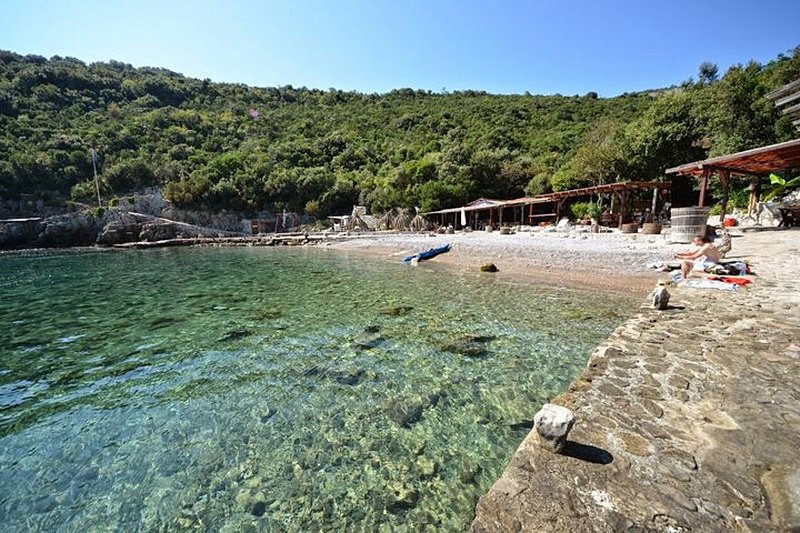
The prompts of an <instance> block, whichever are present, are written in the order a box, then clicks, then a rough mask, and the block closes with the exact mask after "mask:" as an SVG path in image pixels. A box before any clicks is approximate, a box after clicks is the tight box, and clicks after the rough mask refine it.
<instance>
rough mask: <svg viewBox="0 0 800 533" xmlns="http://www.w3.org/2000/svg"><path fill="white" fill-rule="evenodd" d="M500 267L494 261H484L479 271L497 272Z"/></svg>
mask: <svg viewBox="0 0 800 533" xmlns="http://www.w3.org/2000/svg"><path fill="white" fill-rule="evenodd" d="M499 271H500V269H498V268H497V266H496V265H495V264H494V263H484V264H482V265H481V272H499Z"/></svg>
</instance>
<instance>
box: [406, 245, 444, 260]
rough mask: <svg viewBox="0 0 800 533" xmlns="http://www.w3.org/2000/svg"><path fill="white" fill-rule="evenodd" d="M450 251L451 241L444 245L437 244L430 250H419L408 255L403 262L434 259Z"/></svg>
mask: <svg viewBox="0 0 800 533" xmlns="http://www.w3.org/2000/svg"><path fill="white" fill-rule="evenodd" d="M449 251H450V243H447V244H443V245H442V246H437V247H436V248H429V249H428V250H423V251H422V252H417V253H415V254H412V255H407V256H406V257H404V258H403V259H402V261H403V263H413V262H415V261H425V260H426V259H433V258H434V257H436V256H437V255H439V254H443V253H446V252H449Z"/></svg>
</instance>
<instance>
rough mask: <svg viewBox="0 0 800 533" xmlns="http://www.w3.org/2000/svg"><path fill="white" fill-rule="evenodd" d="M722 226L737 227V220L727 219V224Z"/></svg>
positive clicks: (724, 223)
mask: <svg viewBox="0 0 800 533" xmlns="http://www.w3.org/2000/svg"><path fill="white" fill-rule="evenodd" d="M722 225H723V226H725V227H726V228H732V227H734V226H735V225H736V219H735V218H728V217H725V222H723V223H722Z"/></svg>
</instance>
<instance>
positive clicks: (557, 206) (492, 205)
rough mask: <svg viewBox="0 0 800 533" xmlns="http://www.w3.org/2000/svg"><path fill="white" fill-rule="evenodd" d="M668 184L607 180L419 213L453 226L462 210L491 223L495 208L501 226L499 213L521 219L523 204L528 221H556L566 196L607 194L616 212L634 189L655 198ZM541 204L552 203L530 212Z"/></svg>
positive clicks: (625, 205)
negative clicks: (614, 201) (509, 211)
mask: <svg viewBox="0 0 800 533" xmlns="http://www.w3.org/2000/svg"><path fill="white" fill-rule="evenodd" d="M669 186H670V185H669V183H668V182H660V181H624V182H618V183H607V184H604V185H595V186H593V187H583V188H581V189H571V190H568V191H558V192H552V193H548V194H539V195H536V196H526V197H523V198H516V199H514V200H491V199H488V198H479V199H478V200H475V201H474V202H470V203H469V204H467V205H465V206H463V207H451V208H448V209H440V210H438V211H429V212H427V213H422V215H423V216H428V215H440V217H441V220H442V223H443V224H444V221H445V219H446V218H447V216H448V215H452V216H453V221H454V224H453V226H455V227H457V226H458V217H459V214H460V213H461V212H464V213H465V215H466V214H471V216H472V219H473V221H474V220H475V219H476V217H477V213H478V212H481V211H485V212H488V214H489V223H492V222H493V220H494V212H495V210H497V212H498V222H499V224H501V225H502V224H503V213H504V211H505V210H506V209H514V211H512V213H513V218H514V221H516V220H520V222H522V221H524V220H525V208H526V207H527V208H528V216H527V218H528V222H529V223H530V222H532V221H534V220H535V219H537V218H553V219H555V220H558V219H559V218H560V217H561V211H562V210H563V208H564V204H565V202H566V201H567V200H569V199H570V198H579V197H582V196H583V197H585V196H592V195H596V194H611V195H612V198H614V197H616V198H617V199H618V201H619V206H620V212H622V213H624V212H625V210H626V209H627V206H628V205H629V203H630V196H631V193H633V192H634V191H639V190H653V191H654V193H655V194H654V200H655V196H656V195H657V194H658V191H659V190H663V191H666V190H669ZM654 203H655V202H654ZM543 204H553V208H552V212H547V213H534V206H538V205H543ZM516 208H519V209H520V217H519V219H518V218H517V212H516ZM653 210H655V206H654V207H653ZM621 223H622V217H620V224H621Z"/></svg>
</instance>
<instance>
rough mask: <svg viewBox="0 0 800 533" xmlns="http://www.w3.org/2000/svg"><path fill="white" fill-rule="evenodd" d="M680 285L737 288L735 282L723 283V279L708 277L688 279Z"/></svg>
mask: <svg viewBox="0 0 800 533" xmlns="http://www.w3.org/2000/svg"><path fill="white" fill-rule="evenodd" d="M681 287H689V288H692V289H716V290H718V291H735V290H736V289H738V288H739V286H738V285H736V284H735V283H725V282H724V281H714V280H710V279H689V280H686V281H685V282H684V283H683V285H681Z"/></svg>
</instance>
